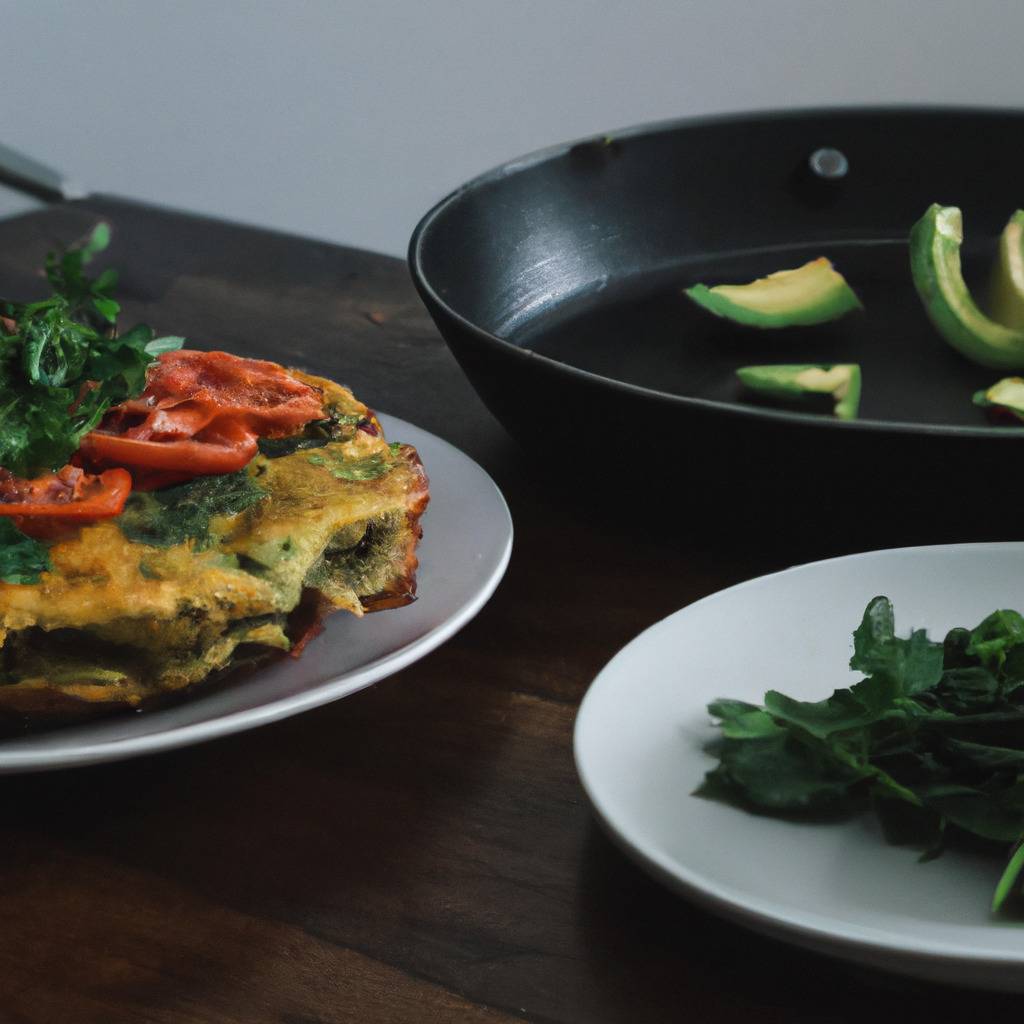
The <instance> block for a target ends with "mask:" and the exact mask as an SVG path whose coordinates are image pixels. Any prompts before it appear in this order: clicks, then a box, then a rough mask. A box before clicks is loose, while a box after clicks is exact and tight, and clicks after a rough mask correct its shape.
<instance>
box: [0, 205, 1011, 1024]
mask: <svg viewBox="0 0 1024 1024" xmlns="http://www.w3.org/2000/svg"><path fill="white" fill-rule="evenodd" d="M98 217H103V218H105V219H108V220H109V221H110V222H111V223H112V225H113V227H114V229H115V243H114V245H113V247H112V249H111V253H110V259H111V263H113V264H115V265H116V266H118V267H119V268H121V270H122V279H121V287H120V295H121V297H122V298H123V299H124V301H125V305H126V310H127V312H126V315H127V318H128V319H129V320H131V319H145V320H146V321H147V322H149V323H151V324H152V325H154V326H155V327H157V328H158V329H159V330H161V331H163V332H168V333H175V334H183V335H186V336H187V337H188V338H190V339H191V340H192V341H194V342H195V343H196V344H197V345H200V346H203V347H212V346H217V347H223V348H225V349H227V350H230V351H234V352H236V353H238V354H242V355H256V356H263V357H267V358H273V359H277V360H281V361H286V362H289V363H291V364H297V365H301V366H305V367H306V368H308V369H309V370H311V371H313V372H315V373H321V374H324V375H327V376H331V377H334V378H336V379H340V380H342V381H343V382H345V383H347V384H349V385H350V386H352V388H353V389H354V390H355V392H356V394H357V395H359V396H360V397H361V398H362V399H363V400H364V401H366V402H368V403H369V404H370V405H372V406H374V407H375V408H377V409H379V410H382V411H385V412H387V413H391V414H394V415H397V416H400V417H403V418H405V419H407V420H410V421H412V422H414V423H416V424H418V425H419V426H422V427H424V428H425V429H427V430H429V431H432V432H434V433H436V434H438V435H440V436H441V437H443V438H445V439H446V440H448V441H450V442H452V443H453V444H455V445H456V446H458V447H459V448H461V449H462V450H463V451H465V452H466V453H467V454H468V455H470V456H471V457H472V458H473V459H475V460H476V461H477V462H479V463H480V464H481V465H482V466H483V467H484V468H485V469H486V470H487V471H488V472H489V473H490V474H491V475H492V477H493V478H494V479H495V481H496V482H497V484H498V486H499V487H500V488H501V489H502V491H503V492H504V494H505V496H506V498H507V500H508V503H509V506H510V508H511V511H512V516H513V520H514V522H515V529H516V539H515V548H514V552H513V556H512V561H511V565H510V567H509V570H508V573H507V576H506V578H505V580H504V581H503V583H502V584H501V585H500V587H499V588H498V591H497V593H496V594H495V595H494V597H493V599H492V600H491V601H490V602H489V604H488V605H487V606H486V607H485V608H484V609H483V611H481V612H480V614H479V615H478V616H477V618H476V619H475V620H474V621H473V622H471V623H470V624H469V625H468V626H466V627H465V628H464V629H463V630H462V631H461V632H460V633H459V634H458V635H457V636H456V637H455V638H454V639H452V640H450V641H449V642H447V643H446V644H445V645H443V646H442V647H441V648H440V649H438V650H436V651H435V652H434V653H432V654H430V655H429V656H427V657H426V658H424V659H423V660H421V661H419V662H418V663H416V664H414V665H412V666H411V667H409V668H407V669H405V670H404V671H402V672H400V673H398V674H397V675H394V676H392V677H391V678H389V679H387V680H384V681H383V682H379V683H377V684H376V685H374V686H373V687H371V688H369V689H367V690H364V691H362V692H360V693H357V694H356V695H354V696H352V697H349V698H347V699H345V700H343V701H338V702H336V703H334V704H331V705H328V706H326V707H323V708H320V709H318V710H315V711H310V712H307V713H305V714H302V715H299V716H297V717H294V718H291V719H288V720H286V721H283V722H280V723H278V724H274V725H269V726H264V727H262V728H260V729H257V730H254V731H251V732H247V733H243V734H240V735H236V736H233V737H230V738H227V739H221V740H217V741H214V742H210V743H206V744H203V745H200V746H195V747H190V748H187V749H183V750H178V751H175V752H173V753H167V754H162V755H159V756H153V757H147V758H140V759H137V760H131V761H125V762H123V763H118V764H109V765H103V766H98V767H92V768H84V769H77V770H73V771H61V772H55V773H52V774H37V775H24V776H10V777H4V778H0V878H2V890H3V898H2V899H0V1024H16V1022H47V1024H50V1022H60V1024H87V1022H98V1024H100V1022H102V1024H110V1022H121V1021H131V1022H161V1024H185V1022H189V1024H191V1022H209V1024H227V1022H232V1024H263V1022H267V1024H270V1022H275V1024H329V1022H342V1021H359V1022H373V1021H387V1022H392V1021H412V1022H419V1021H427V1022H432V1021H460V1022H461V1021H466V1022H472V1021H481V1022H484V1021H487V1022H499V1021H512V1020H530V1021H538V1022H577V1021H581V1022H595V1024H603V1022H619V1021H622V1022H629V1024H643V1022H649V1021H650V1022H657V1021H694V1022H711V1024H714V1022H739V1021H766V1022H767V1021H779V1022H784V1021H785V1022H792V1021H814V1022H832V1021H855V1020H856V1021H861V1020H864V1019H871V1018H872V1017H874V1016H875V1015H877V1014H878V1013H879V1012H881V1010H882V1009H883V1008H885V1007H890V1006H898V1007H899V1009H900V1012H901V1014H903V1016H904V1019H908V1020H912V1019H918V1015H919V1016H920V1018H921V1019H925V1018H928V1019H929V1020H933V1021H934V1020H962V1019H966V1018H967V1016H968V1014H971V1013H974V1012H979V1008H980V1012H981V1013H983V1014H984V1016H985V1017H986V1018H987V1019H989V1020H993V1019H994V1020H1003V1019H1005V1020H1010V1019H1011V1018H1012V1019H1014V1020H1016V1019H1017V1018H1018V1017H1019V1000H1017V999H1016V998H1014V997H1011V996H1005V995H994V994H986V995H979V994H978V993H974V992H968V991H966V990H961V989H952V988H950V989H946V988H942V987H939V986H934V985H926V984H924V983H919V982H914V981H910V980H903V979H899V978H895V977H890V976H887V975H885V974H882V973H880V972H876V971H870V970H867V969H861V968H857V967H853V966H850V965H847V964H843V963H840V962H837V961H833V960H830V959H826V958H824V957H822V956H819V955H816V954H814V953H808V952H806V951H802V950H797V949H794V948H790V947H789V946H786V945H783V944H781V943H777V942H774V941H771V940H768V939H765V938H761V937H758V936H756V935H754V934H751V933H749V932H747V931H745V930H743V929H741V928H739V927H737V926H735V925H732V924H728V923H725V922H723V921H720V920H718V919H717V918H715V917H713V916H711V915H709V914H708V913H706V912H705V911H703V910H701V909H698V908H697V907H695V906H693V905H691V904H690V903H688V902H686V901H685V900H683V899H681V898H679V897H678V896H675V895H673V894H672V893H671V892H669V891H668V890H666V889H665V888H663V887H662V886H661V885H659V884H657V883H655V882H654V881H653V880H651V879H650V878H648V877H647V875H645V874H644V873H643V872H642V871H640V870H639V869H638V868H637V867H635V866H634V865H633V864H632V863H631V862H630V861H629V860H628V859H627V858H626V857H625V856H624V855H623V854H622V853H621V852H620V851H619V850H618V848H617V847H615V846H614V845H613V844H612V843H611V842H610V841H609V839H607V838H606V837H605V835H604V834H603V832H602V831H601V829H600V828H599V826H598V825H597V823H596V822H595V820H594V817H593V816H592V814H591V812H590V810H589V808H588V805H587V803H586V800H585V798H584V795H583V792H582V790H581V788H580V785H579V782H578V780H577V777H576V773H575V771H574V768H573V760H572V727H573V720H574V717H575V714H576V709H577V706H578V704H579V701H580V699H581V697H582V696H583V693H584V692H585V690H586V688H587V686H588V684H589V683H590V682H591V680H592V679H593V677H594V675H595V674H596V673H597V672H598V670H599V669H600V668H601V667H602V665H603V664H604V663H605V662H606V661H607V660H608V659H609V658H610V657H611V656H612V655H613V654H614V653H615V652H616V651H617V650H618V649H619V648H620V647H622V646H623V645H624V644H625V643H627V642H628V641H629V640H630V639H632V638H633V637H634V636H635V635H636V634H637V633H639V632H640V631H641V630H643V629H644V628H645V627H647V626H649V625H650V624H652V623H654V622H656V621H657V620H658V619H660V618H662V617H663V616H665V615H667V614H668V613H670V612H672V611H674V610H676V609H678V608H680V607H682V606H683V605H685V604H687V603H689V602H691V601H694V600H696V599H697V598H700V597H702V596H704V595H706V594H708V593H711V592H712V591H715V590H718V589H720V588H722V587H725V586H728V585H730V584H732V583H735V582H738V581H740V580H742V579H745V578H748V577H751V576H755V575H759V574H762V573H764V572H768V571H772V570H775V569H779V568H782V567H784V566H787V565H791V564H794V563H796V562H800V561H805V560H807V559H809V558H814V557H820V556H824V555H829V554H836V553H842V552H845V551H850V550H856V549H857V548H862V547H865V546H868V541H869V540H870V539H871V538H870V537H865V536H854V535H851V534H849V533H848V532H843V531H837V530H835V529H830V528H829V526H828V524H820V523H819V524H816V525H815V527H814V528H813V529H812V528H804V529H800V530H795V531H792V532H791V533H790V534H786V533H784V532H783V533H778V534H770V535H768V536H766V535H765V534H764V533H763V532H762V534H760V535H758V536H756V537H754V539H751V536H747V534H746V533H745V532H744V531H742V530H735V529H730V530H728V531H726V530H722V529H716V528H715V527H714V525H713V522H712V520H713V517H711V518H710V519H707V520H705V521H703V522H702V521H701V520H700V519H699V518H695V519H694V520H692V524H691V522H690V521H689V520H687V521H683V520H682V519H680V518H679V514H678V512H677V511H675V510H672V509H667V508H661V507H660V506H656V507H655V509H654V511H655V512H657V513H663V516H661V515H655V516H652V514H651V513H652V509H651V502H656V503H657V502H664V501H667V498H665V496H658V495H654V496H653V497H652V495H650V494H647V493H644V494H642V495H641V494H638V492H637V488H635V487H632V488H624V487H617V486H615V481H614V479H612V480H609V479H607V478H605V479H601V478H598V477H594V476H592V475H591V476H573V475H572V474H566V473H563V472H559V471H557V470H556V469H552V468H551V466H550V465H549V464H547V463H543V462H542V460H539V459H538V458H537V457H536V456H534V455H531V454H528V453H524V452H522V451H521V450H520V449H519V448H518V447H517V446H516V445H515V444H514V443H513V442H512V441H511V440H510V439H509V437H508V436H507V435H506V434H505V433H504V431H503V430H502V428H501V427H500V426H499V425H498V423H497V422H496V421H495V420H494V419H493V418H492V417H491V416H490V415H489V413H488V412H487V411H486V409H485V408H484V407H483V406H482V404H481V403H480V401H479V400H478V398H477V397H476V395H475V393H474V392H473V390H472V389H471V388H470V386H469V384H468V383H467V382H466V380H465V378H464V377H463V375H462V374H461V372H460V370H459V368H458V366H457V365H456V363H455V362H454V360H453V359H452V357H451V356H450V355H449V353H448V351H447V349H446V347H445V345H444V343H443V342H442V340H441V339H440V337H439V335H438V334H437V332H436V331H435V329H434V327H433V325H432V324H431V322H430V321H429V319H428V317H427V315H426V313H425V311H424V310H423V308H422V306H421V305H420V303H419V301H418V299H417V296H416V294H415V292H414V290H413V288H412V285H411V283H410V281H409V279H408V274H407V271H406V268H405V265H404V264H403V263H402V262H401V261H399V260H396V259H392V258H388V257H383V256H378V255H374V254H371V253H367V252H361V251H356V250H352V249H344V248H339V247H336V246H332V245H327V244H324V243H319V242H313V241H309V240H307V239H299V238H292V237H288V236H283V235H279V234H271V233H267V232H262V231H259V230H254V229H249V228H241V227H238V226H234V225H228V224H224V223H221V222H216V221H211V220H205V219H201V218H196V217H191V216H186V215H182V214H179V213H174V212H170V211H162V210H158V209H154V208H152V207H145V206H139V205H134V204H129V203H124V202H121V201H118V200H114V199H107V198H98V199H90V200H86V201H82V202H79V203H76V204H71V205H64V206H57V207H53V208H50V209H48V210H44V211H41V212H38V213H32V214H28V215H26V216H23V217H20V218H18V219H14V220H10V221H7V222H5V223H3V224H0V293H6V294H27V293H28V292H30V291H31V290H33V289H37V288H38V287H39V284H38V280H37V278H36V277H35V276H34V275H33V274H32V273H31V268H34V267H38V266H39V265H41V262H42V258H43V256H44V254H45V252H46V250H47V249H48V248H51V247H53V245H54V244H56V243H60V242H67V241H69V240H71V239H74V238H76V237H78V236H79V235H81V234H82V233H83V232H84V231H86V230H87V229H88V228H89V227H91V226H92V224H93V223H95V221H96V220H97V218H98ZM566 460H571V454H567V455H566V458H565V459H564V460H562V462H563V465H564V463H565V461H566ZM428 469H429V467H428ZM807 515H808V517H809V518H807V519H806V521H804V520H801V522H802V523H803V525H804V526H805V527H806V526H807V523H813V515H812V513H807ZM673 516H675V519H672V517H673ZM652 519H653V520H654V522H653V523H652ZM664 520H671V522H673V523H675V525H674V526H672V527H671V528H669V526H668V525H666V523H665V521H664ZM677 520H678V521H677ZM426 525H427V529H428V530H429V517H428V519H427V523H426ZM939 532H940V533H941V531H939ZM884 539H885V541H886V544H887V546H888V545H889V544H891V543H897V542H906V541H908V540H910V541H912V540H916V539H920V540H925V539H939V538H938V537H937V536H936V535H935V530H934V529H933V525H932V524H927V523H926V524H922V525H921V530H920V533H919V534H918V535H915V536H896V537H893V536H888V537H886V538H884ZM957 539H964V538H957ZM383 614H386V613H383ZM684 797H685V793H684V792H682V791H681V793H680V798H681V799H683V798H684Z"/></svg>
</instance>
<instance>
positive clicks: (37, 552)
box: [0, 518, 53, 583]
mask: <svg viewBox="0 0 1024 1024" xmlns="http://www.w3.org/2000/svg"><path fill="white" fill-rule="evenodd" d="M52 568H53V566H52V565H51V564H50V555H49V552H48V551H47V549H46V545H45V544H40V543H39V541H37V540H33V539H32V538H31V537H26V536H25V534H23V533H22V532H21V530H19V529H18V528H17V527H16V526H15V525H14V523H12V522H11V521H10V519H5V518H0V581H3V582H4V583H38V582H39V577H40V575H41V574H42V573H44V572H50V571H51V570H52Z"/></svg>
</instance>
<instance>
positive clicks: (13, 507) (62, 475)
mask: <svg viewBox="0 0 1024 1024" xmlns="http://www.w3.org/2000/svg"><path fill="white" fill-rule="evenodd" d="M131 490H132V477H131V474H130V473H129V472H128V471H127V470H124V469H108V470H107V471H106V472H104V473H100V474H99V476H95V475H93V474H92V473H86V472H85V470H83V469H79V468H78V467H77V466H65V467H64V468H63V469H60V470H58V471H57V472H56V473H48V474H47V475H46V476H41V477H36V478H35V479H34V480H22V479H20V478H18V477H16V476H13V475H12V474H11V473H8V472H7V471H6V470H2V469H0V516H19V517H25V518H28V519H47V520H52V519H60V520H69V521H70V520H75V521H81V520H87V519H109V518H111V517H112V516H116V515H120V514H121V511H122V509H123V508H124V503H125V502H126V501H127V500H128V495H129V494H130V493H131Z"/></svg>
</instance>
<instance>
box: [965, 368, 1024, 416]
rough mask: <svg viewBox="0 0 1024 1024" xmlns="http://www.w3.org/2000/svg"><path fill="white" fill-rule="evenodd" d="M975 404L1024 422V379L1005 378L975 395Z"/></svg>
mask: <svg viewBox="0 0 1024 1024" xmlns="http://www.w3.org/2000/svg"><path fill="white" fill-rule="evenodd" d="M974 404H975V405H980V406H983V407H985V408H990V409H993V410H995V411H997V412H1002V413H1006V414H1009V415H1010V416H1016V417H1017V419H1019V420H1024V378H1021V377H1004V378H1003V379H1002V380H999V381H996V383H995V384H993V385H992V387H990V388H985V390H984V391H976V392H975V393H974Z"/></svg>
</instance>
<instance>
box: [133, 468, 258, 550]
mask: <svg viewBox="0 0 1024 1024" xmlns="http://www.w3.org/2000/svg"><path fill="white" fill-rule="evenodd" d="M266 496H267V492H266V491H264V490H263V489H262V488H261V487H258V486H257V485H256V483H255V482H254V481H253V479H252V477H251V476H250V475H249V474H248V472H246V470H244V469H240V470H239V471H238V472H237V473H225V474H224V475H222V476H199V477H196V478H195V479H194V480H190V481H189V482H188V483H184V484H178V485H177V486H176V487H165V488H163V489H162V490H159V491H133V492H132V494H131V496H130V497H129V499H128V502H127V504H126V505H125V508H124V511H123V512H122V513H121V515H120V516H118V518H117V525H118V526H119V527H120V528H121V532H122V533H123V534H124V535H125V536H126V537H127V538H128V539H129V540H131V541H136V542H137V543H140V544H150V545H152V546H153V547H160V548H168V547H173V546H174V545H175V544H183V543H185V541H187V540H191V541H194V542H195V546H196V547H197V548H205V547H209V546H210V544H211V543H212V538H211V536H210V520H211V519H213V518H214V517H215V516H230V515H237V514H238V513H239V512H244V511H245V510H246V509H247V508H251V507H252V506H253V505H255V504H257V503H258V502H260V501H262V500H263V499H264V498H265V497H266Z"/></svg>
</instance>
